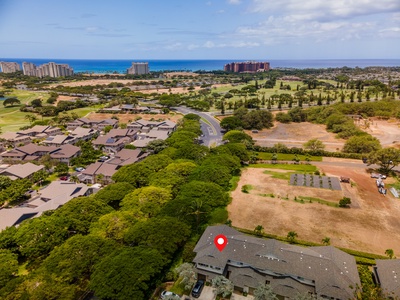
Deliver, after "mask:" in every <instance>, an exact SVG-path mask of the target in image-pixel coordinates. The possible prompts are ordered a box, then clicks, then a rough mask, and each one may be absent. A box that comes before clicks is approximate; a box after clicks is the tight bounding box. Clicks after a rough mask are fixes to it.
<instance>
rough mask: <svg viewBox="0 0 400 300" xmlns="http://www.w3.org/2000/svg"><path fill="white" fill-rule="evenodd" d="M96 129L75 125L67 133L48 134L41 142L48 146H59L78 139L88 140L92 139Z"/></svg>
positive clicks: (73, 142)
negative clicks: (75, 126)
mask: <svg viewBox="0 0 400 300" xmlns="http://www.w3.org/2000/svg"><path fill="white" fill-rule="evenodd" d="M97 133H98V131H97V130H96V129H93V128H83V127H77V128H75V129H74V130H73V131H71V132H70V133H69V134H68V135H55V136H49V137H48V138H47V139H45V140H44V141H43V142H42V143H43V144H46V145H48V146H57V147H59V146H61V145H65V144H75V143H77V142H79V141H88V140H90V139H92V138H93V137H94V136H95V135H96V134H97Z"/></svg>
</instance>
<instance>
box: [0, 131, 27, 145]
mask: <svg viewBox="0 0 400 300" xmlns="http://www.w3.org/2000/svg"><path fill="white" fill-rule="evenodd" d="M0 140H3V141H4V142H5V144H6V145H11V146H13V147H17V146H19V145H26V144H29V143H31V142H32V138H31V137H30V136H29V135H21V134H18V133H17V132H5V133H3V134H2V135H1V136H0Z"/></svg>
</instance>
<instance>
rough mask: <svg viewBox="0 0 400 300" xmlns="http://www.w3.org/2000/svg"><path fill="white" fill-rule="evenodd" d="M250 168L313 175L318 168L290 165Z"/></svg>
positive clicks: (251, 166) (265, 165)
mask: <svg viewBox="0 0 400 300" xmlns="http://www.w3.org/2000/svg"><path fill="white" fill-rule="evenodd" d="M249 167H250V168H262V169H278V170H289V171H298V172H308V173H312V172H315V171H317V167H316V166H313V165H290V164H251V165H249Z"/></svg>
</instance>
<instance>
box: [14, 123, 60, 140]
mask: <svg viewBox="0 0 400 300" xmlns="http://www.w3.org/2000/svg"><path fill="white" fill-rule="evenodd" d="M17 133H18V134H20V135H27V136H31V137H35V138H44V137H47V136H53V135H58V134H61V133H62V130H61V128H58V127H53V126H48V125H43V126H42V125H35V126H33V127H32V128H28V129H25V130H21V131H18V132H17Z"/></svg>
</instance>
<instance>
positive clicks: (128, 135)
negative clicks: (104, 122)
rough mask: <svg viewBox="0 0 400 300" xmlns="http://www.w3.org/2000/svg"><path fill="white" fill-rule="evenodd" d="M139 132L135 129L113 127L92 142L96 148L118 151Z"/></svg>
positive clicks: (111, 151)
mask: <svg viewBox="0 0 400 300" xmlns="http://www.w3.org/2000/svg"><path fill="white" fill-rule="evenodd" d="M137 134H138V132H137V130H134V129H111V130H110V131H109V132H108V133H107V134H105V135H101V136H99V137H97V139H95V140H94V141H93V142H92V143H93V146H94V148H96V149H101V150H102V151H104V152H107V153H117V152H118V151H120V150H122V149H123V148H124V147H125V145H127V144H129V143H131V142H132V141H133V140H135V139H136V136H137Z"/></svg>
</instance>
